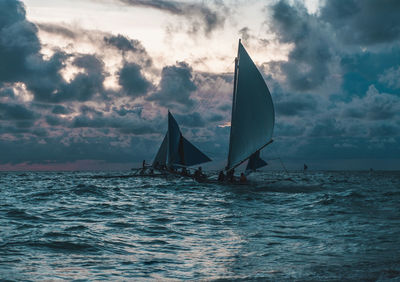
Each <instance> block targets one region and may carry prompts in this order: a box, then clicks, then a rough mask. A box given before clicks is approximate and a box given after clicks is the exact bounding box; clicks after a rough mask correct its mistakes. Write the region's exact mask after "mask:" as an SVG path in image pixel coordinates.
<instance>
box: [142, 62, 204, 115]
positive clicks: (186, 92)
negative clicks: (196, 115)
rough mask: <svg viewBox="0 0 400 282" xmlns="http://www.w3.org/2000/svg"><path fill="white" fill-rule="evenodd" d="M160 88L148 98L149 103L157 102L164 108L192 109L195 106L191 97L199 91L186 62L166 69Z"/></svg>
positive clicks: (162, 74) (162, 73)
mask: <svg viewBox="0 0 400 282" xmlns="http://www.w3.org/2000/svg"><path fill="white" fill-rule="evenodd" d="M159 88H160V89H159V90H158V91H157V92H155V93H153V94H152V95H151V96H149V97H148V98H147V99H148V100H149V101H155V102H157V103H158V104H159V105H161V106H164V107H174V106H175V105H178V106H179V105H181V106H184V107H185V108H190V107H191V106H193V104H194V101H193V100H192V99H191V97H190V95H191V94H192V93H193V92H194V91H195V90H196V89H197V86H196V85H195V83H194V81H193V77H192V68H191V67H190V66H189V65H188V64H187V63H185V62H178V63H177V64H176V65H175V66H166V67H164V68H163V70H162V72H161V81H160V85H159Z"/></svg>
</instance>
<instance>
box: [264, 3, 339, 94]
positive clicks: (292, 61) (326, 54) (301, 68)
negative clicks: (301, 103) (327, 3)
mask: <svg viewBox="0 0 400 282" xmlns="http://www.w3.org/2000/svg"><path fill="white" fill-rule="evenodd" d="M271 9H272V25H271V29H272V31H274V32H275V33H276V34H277V36H278V38H279V40H280V41H281V42H283V43H294V48H293V50H291V51H290V53H289V58H288V61H287V62H281V63H280V68H281V70H282V71H283V73H284V74H285V75H286V77H287V80H288V82H289V85H290V86H291V88H292V89H294V90H297V91H307V90H311V89H315V88H317V87H319V86H321V85H322V84H323V83H324V81H325V79H326V77H327V76H328V75H329V64H330V62H331V61H332V58H333V54H332V51H331V48H332V45H333V41H331V40H330V38H329V36H328V35H327V32H328V31H327V30H326V28H325V27H324V24H323V23H322V22H321V21H319V19H318V18H317V16H316V15H310V14H308V12H307V9H306V8H305V7H304V6H303V5H302V4H301V3H300V2H295V4H294V5H293V6H292V5H290V4H289V3H288V2H287V1H286V0H280V1H278V2H277V3H275V4H274V5H272V7H271Z"/></svg>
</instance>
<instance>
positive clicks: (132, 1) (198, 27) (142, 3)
mask: <svg viewBox="0 0 400 282" xmlns="http://www.w3.org/2000/svg"><path fill="white" fill-rule="evenodd" d="M118 1H119V2H121V3H124V4H126V5H130V6H136V7H144V8H152V9H157V10H159V11H163V12H166V13H169V14H172V15H177V16H182V17H185V18H186V19H187V20H188V21H189V22H190V29H189V32H191V33H198V32H199V31H202V32H203V33H204V34H206V35H209V34H210V33H212V32H213V31H214V30H215V29H217V28H221V27H223V26H224V23H225V16H224V15H225V14H227V13H228V9H227V7H226V6H225V5H224V4H223V2H220V1H216V2H215V5H216V9H215V10H213V9H211V8H210V7H209V6H207V5H206V4H205V3H204V2H203V3H199V2H196V1H192V2H180V1H172V0H153V1H147V0H118ZM220 11H221V12H220Z"/></svg>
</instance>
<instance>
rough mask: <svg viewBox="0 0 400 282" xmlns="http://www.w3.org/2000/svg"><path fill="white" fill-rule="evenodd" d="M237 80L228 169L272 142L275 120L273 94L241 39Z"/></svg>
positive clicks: (236, 69)
mask: <svg viewBox="0 0 400 282" xmlns="http://www.w3.org/2000/svg"><path fill="white" fill-rule="evenodd" d="M234 81H235V82H234V84H235V85H234V91H233V102H232V120H231V133H230V140H229V153H228V164H227V170H230V169H232V168H234V167H236V166H237V165H239V164H240V163H242V162H243V161H245V160H247V159H248V158H249V157H250V156H251V155H252V154H254V153H256V152H257V151H259V150H260V149H262V148H263V147H264V146H266V145H267V144H268V143H269V142H271V137H272V132H273V129H274V123H275V113H274V105H273V103H272V98H271V94H270V92H269V90H268V87H267V85H266V83H265V81H264V78H263V77H262V75H261V73H260V72H259V71H258V69H257V67H256V65H255V64H254V62H253V61H252V60H251V58H250V56H249V55H248V54H247V52H246V50H245V49H244V47H243V45H242V44H241V42H240V40H239V50H238V57H237V60H236V64H235V80H234Z"/></svg>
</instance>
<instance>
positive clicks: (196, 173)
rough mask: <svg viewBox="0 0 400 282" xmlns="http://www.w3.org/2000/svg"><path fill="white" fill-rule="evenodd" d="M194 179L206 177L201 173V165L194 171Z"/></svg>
mask: <svg viewBox="0 0 400 282" xmlns="http://www.w3.org/2000/svg"><path fill="white" fill-rule="evenodd" d="M193 176H194V179H196V180H201V179H204V178H206V175H205V174H204V173H203V170H202V169H201V166H199V168H198V169H197V170H196V171H195V172H194V175H193Z"/></svg>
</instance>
